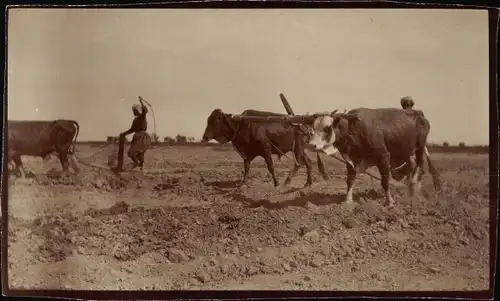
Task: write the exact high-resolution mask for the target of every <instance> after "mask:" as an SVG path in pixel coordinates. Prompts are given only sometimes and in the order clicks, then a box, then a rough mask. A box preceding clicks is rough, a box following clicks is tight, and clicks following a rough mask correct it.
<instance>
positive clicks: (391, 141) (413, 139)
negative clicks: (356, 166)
mask: <svg viewBox="0 0 500 301" xmlns="http://www.w3.org/2000/svg"><path fill="white" fill-rule="evenodd" d="M347 114H353V115H356V116H358V118H359V119H360V120H361V122H357V123H355V124H354V125H350V126H349V131H350V132H351V133H352V135H354V136H353V138H354V140H353V142H354V144H355V146H356V148H355V149H359V150H363V152H364V154H365V155H368V156H369V155H372V154H373V155H375V156H376V155H377V152H376V151H375V150H376V149H380V148H381V147H382V148H383V147H385V148H387V150H388V151H389V153H390V154H391V165H392V166H399V165H401V164H402V163H403V162H404V161H406V160H408V158H409V157H410V156H411V155H412V154H413V153H414V152H415V150H416V148H420V149H422V150H423V149H424V147H425V144H426V140H427V136H428V134H429V131H430V124H429V122H428V121H427V119H426V118H425V117H424V115H423V113H422V111H416V110H412V111H410V110H401V109H396V108H380V109H368V108H357V109H353V110H350V111H349V112H348V113H347ZM367 150H371V151H367ZM357 155H362V154H357ZM375 160H376V158H375Z"/></svg>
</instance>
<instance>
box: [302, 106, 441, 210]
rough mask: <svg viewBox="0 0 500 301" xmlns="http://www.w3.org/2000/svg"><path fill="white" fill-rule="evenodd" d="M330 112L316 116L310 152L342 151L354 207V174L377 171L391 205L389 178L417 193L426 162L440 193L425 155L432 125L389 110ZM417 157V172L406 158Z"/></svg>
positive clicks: (414, 114)
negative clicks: (407, 180) (405, 180)
mask: <svg viewBox="0 0 500 301" xmlns="http://www.w3.org/2000/svg"><path fill="white" fill-rule="evenodd" d="M336 112H337V111H334V112H332V113H331V114H330V115H323V116H322V115H316V116H314V117H313V118H312V119H310V120H309V122H311V121H312V134H311V139H310V141H309V147H312V148H314V149H315V150H316V151H323V152H325V153H327V154H330V155H331V154H333V153H336V152H340V154H341V155H342V157H344V159H345V160H346V166H347V195H346V200H345V201H346V202H347V203H350V202H352V201H353V200H352V197H353V184H354V180H355V178H356V173H358V172H364V171H365V170H366V169H367V168H369V167H372V166H376V167H377V168H378V170H379V172H380V175H381V184H382V188H383V189H384V192H385V200H386V202H385V205H386V206H388V207H393V206H394V199H393V197H392V195H391V191H390V188H389V179H390V178H391V177H392V178H394V179H395V180H397V181H400V180H401V179H402V178H403V177H405V176H407V177H409V178H410V184H409V189H410V195H412V196H413V195H415V193H416V191H417V190H418V189H419V188H420V183H421V179H422V176H423V174H424V157H426V158H427V162H428V166H429V170H430V172H431V174H432V177H433V180H434V187H435V189H437V190H439V189H440V188H441V184H440V179H439V174H438V172H437V170H436V169H435V168H434V166H433V164H432V162H431V160H430V155H429V152H428V150H427V146H426V143H427V136H428V134H429V131H430V123H429V121H428V120H427V119H426V118H425V116H424V114H423V112H422V111H419V110H401V109H393V108H382V109H367V108H358V109H353V110H350V111H349V112H347V113H344V114H340V113H338V114H337V113H336ZM413 155H415V163H416V164H415V167H414V168H412V162H411V160H410V158H411V157H412V156H413Z"/></svg>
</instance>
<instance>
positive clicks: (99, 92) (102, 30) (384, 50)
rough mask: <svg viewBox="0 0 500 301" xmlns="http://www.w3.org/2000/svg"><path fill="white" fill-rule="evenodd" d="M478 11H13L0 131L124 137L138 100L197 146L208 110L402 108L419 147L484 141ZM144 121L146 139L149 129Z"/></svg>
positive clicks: (485, 76)
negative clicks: (417, 116)
mask: <svg viewBox="0 0 500 301" xmlns="http://www.w3.org/2000/svg"><path fill="white" fill-rule="evenodd" d="M488 55H489V54H488V15H487V11H473V10H437V9H436V10H434V9H433V10H431V9H426V10H418V9H411V10H410V9H373V10H369V9H365V10H364V9H244V10H243V9H240V10H238V9H220V10H217V9H81V8H79V9H62V8H60V9H22V8H15V9H12V8H11V9H9V23H8V79H7V80H8V119H9V120H51V119H56V118H68V119H75V120H77V121H78V122H79V124H80V135H79V139H78V140H82V141H84V140H104V139H105V138H106V136H112V135H118V134H119V133H120V132H123V131H125V130H127V129H128V128H129V127H130V125H131V122H132V119H133V115H132V110H131V106H132V105H133V104H134V103H136V102H137V99H138V96H139V95H140V96H142V97H143V98H144V99H145V100H147V101H149V102H150V103H151V104H152V105H153V110H154V115H155V119H156V132H157V133H158V134H159V136H160V137H164V136H175V135H176V134H178V133H180V134H183V135H186V136H193V137H195V138H197V139H200V138H201V136H202V134H203V131H204V130H205V126H206V121H207V117H208V116H209V114H210V113H211V112H212V110H214V109H216V108H220V109H222V110H223V111H224V112H228V113H241V112H242V111H244V110H246V109H257V110H264V111H274V112H283V113H285V110H284V108H283V105H282V103H281V101H280V99H279V93H283V94H284V95H285V96H286V97H287V99H288V101H289V102H290V104H291V106H292V108H293V109H294V111H295V113H296V114H300V113H306V112H309V113H314V112H324V111H332V110H335V109H339V110H342V111H343V110H344V109H353V108H357V107H369V108H377V107H398V108H399V107H400V105H399V101H400V98H401V97H402V96H406V95H410V96H412V97H413V99H414V100H415V103H416V105H415V108H417V109H420V110H423V111H424V113H425V115H426V117H427V118H428V119H429V120H430V122H431V132H430V135H429V142H434V143H442V142H444V141H446V142H449V143H450V144H457V143H459V142H465V143H466V144H468V145H471V144H488V142H489V105H488V102H489V73H488V70H489V62H488ZM154 123H155V122H154V119H153V116H152V115H151V114H149V115H148V124H149V125H148V132H150V133H151V132H153V131H155V127H154Z"/></svg>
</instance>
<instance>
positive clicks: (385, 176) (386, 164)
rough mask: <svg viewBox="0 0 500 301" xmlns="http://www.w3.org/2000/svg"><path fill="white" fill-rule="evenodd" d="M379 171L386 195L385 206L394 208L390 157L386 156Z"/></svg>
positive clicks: (379, 166) (382, 159) (381, 161)
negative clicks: (390, 183) (390, 182)
mask: <svg viewBox="0 0 500 301" xmlns="http://www.w3.org/2000/svg"><path fill="white" fill-rule="evenodd" d="M377 167H378V170H379V172H380V178H381V181H380V182H381V184H382V189H384V193H385V205H386V206H387V207H394V199H393V198H392V194H391V189H390V186H389V181H390V178H391V163H390V156H389V155H388V154H387V155H384V156H383V157H382V158H381V159H380V160H379V163H378V166H377Z"/></svg>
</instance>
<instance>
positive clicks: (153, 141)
mask: <svg viewBox="0 0 500 301" xmlns="http://www.w3.org/2000/svg"><path fill="white" fill-rule="evenodd" d="M159 142H160V136H158V134H156V133H152V134H151V144H153V145H154V144H158V143H159Z"/></svg>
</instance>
